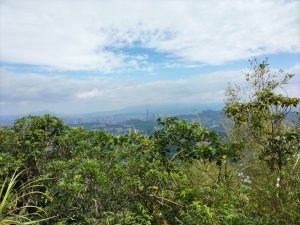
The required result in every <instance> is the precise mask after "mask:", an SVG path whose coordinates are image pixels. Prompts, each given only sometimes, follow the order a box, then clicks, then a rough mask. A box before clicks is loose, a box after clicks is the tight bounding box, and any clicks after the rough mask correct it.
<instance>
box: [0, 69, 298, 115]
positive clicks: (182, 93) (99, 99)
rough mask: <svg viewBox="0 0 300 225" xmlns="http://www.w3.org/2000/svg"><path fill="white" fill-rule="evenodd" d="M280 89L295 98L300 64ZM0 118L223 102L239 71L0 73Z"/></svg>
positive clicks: (239, 77) (240, 75)
mask: <svg viewBox="0 0 300 225" xmlns="http://www.w3.org/2000/svg"><path fill="white" fill-rule="evenodd" d="M289 71H290V72H294V73H297V75H296V76H295V77H294V78H293V82H292V83H290V84H289V85H287V86H285V88H286V90H287V93H288V95H289V96H291V97H299V96H300V91H299V87H300V76H299V75H300V65H299V64H298V65H296V66H294V67H293V68H291V70H289ZM0 80H1V83H0V109H1V110H0V114H2V115H3V114H17V113H16V112H22V113H29V112H33V111H40V110H45V109H51V110H52V111H56V112H63V113H74V114H75V113H83V112H95V111H110V110H117V109H121V108H124V107H128V106H138V105H164V104H165V105H167V104H195V103H196V104H201V103H218V104H221V103H223V100H224V98H225V95H224V94H225V89H226V87H227V86H228V83H229V82H230V83H232V84H241V85H243V84H244V76H243V72H242V71H240V70H235V71H227V72H214V73H207V74H200V75H195V76H192V77H189V78H185V79H179V80H159V81H137V80H122V81H116V80H114V79H108V78H105V79H103V78H89V79H84V80H81V79H76V78H71V77H62V76H55V75H53V76H41V75H36V74H26V75H24V74H23V75H20V74H14V73H11V72H9V71H6V70H2V71H0Z"/></svg>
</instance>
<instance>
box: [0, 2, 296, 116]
mask: <svg viewBox="0 0 300 225" xmlns="http://www.w3.org/2000/svg"><path fill="white" fill-rule="evenodd" d="M299 10H300V2H299V1H296V0H295V1H293V0H289V1H287V0H285V1H284V0H280V1H278V0H266V1H238V0H236V1H233V0H224V1H216V0H212V1H194V0H187V1H176V0H172V1H171V0H165V1H157V0H154V1H150V0H140V1H137V0H129V1H117V0H112V1H94V0H87V1H83V0H74V1H69V0H66V1H38V0H26V1H18V0H9V1H8V0H2V1H0V88H1V89H0V115H7V114H20V113H29V112H33V111H41V110H50V111H56V112H62V113H72V114H73V113H84V112H96V111H110V110H118V109H121V108H128V107H136V106H142V105H149V106H151V105H174V104H191V105H195V104H201V103H203V104H222V102H223V99H224V93H225V89H226V87H227V85H228V83H237V84H243V73H244V72H245V71H247V68H248V59H250V58H252V57H257V58H258V59H259V60H262V59H264V58H265V57H268V58H269V63H270V65H271V67H272V68H274V69H279V68H283V69H285V70H286V71H288V72H292V73H295V74H296V76H295V77H294V79H293V80H292V81H291V82H290V84H289V86H287V90H288V94H289V95H290V96H297V97H300V92H299V89H300V88H299V86H300V79H299V71H300V26H299V24H300V16H299V15H300V12H299Z"/></svg>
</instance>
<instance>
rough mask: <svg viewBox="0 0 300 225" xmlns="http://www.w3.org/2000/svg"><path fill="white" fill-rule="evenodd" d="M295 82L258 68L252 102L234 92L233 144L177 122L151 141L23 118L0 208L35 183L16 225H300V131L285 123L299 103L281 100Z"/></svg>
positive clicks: (5, 153) (3, 133) (167, 123)
mask: <svg viewBox="0 0 300 225" xmlns="http://www.w3.org/2000/svg"><path fill="white" fill-rule="evenodd" d="M279 73H280V74H281V73H282V71H280V72H279ZM283 75H284V74H283ZM291 77H292V76H291V75H289V74H287V75H284V76H283V79H282V80H276V79H275V77H273V76H272V73H271V72H270V70H269V67H268V64H267V61H264V62H262V63H261V64H258V63H257V62H256V61H253V62H252V67H251V71H250V73H249V74H248V75H247V76H246V79H247V81H248V82H249V83H250V89H249V91H248V97H247V98H245V95H244V94H243V93H242V91H241V88H239V87H230V88H229V89H228V91H227V99H226V106H225V108H224V113H225V115H226V116H228V118H229V119H231V120H230V121H232V122H233V124H234V125H233V126H228V127H226V130H227V137H226V138H224V137H220V136H219V135H218V134H217V133H215V132H213V131H210V130H208V129H207V128H205V127H203V126H201V125H200V124H199V123H197V122H192V123H188V122H186V121H184V120H179V119H177V118H164V119H158V124H159V125H160V127H161V129H158V130H154V131H153V135H151V136H146V135H143V134H140V133H139V132H131V133H128V134H126V135H122V136H116V135H112V134H109V133H107V132H104V131H96V130H87V129H84V128H80V127H68V126H66V125H64V124H63V122H62V120H60V119H59V118H56V117H54V116H51V115H44V116H27V117H23V118H20V119H18V120H16V122H15V124H14V125H13V126H12V127H1V128H0V168H1V169H0V187H3V188H2V189H3V190H2V191H1V194H0V201H1V204H0V205H5V204H6V203H3V202H4V201H8V200H7V198H6V197H5V195H4V194H2V193H7V191H11V192H12V193H17V192H16V191H17V190H19V189H20V188H22V187H24V185H26V184H28V183H32V182H33V181H34V183H38V184H39V185H34V186H28V190H27V192H25V194H24V195H22V200H18V201H15V202H14V200H13V198H11V202H14V204H11V206H10V207H11V211H10V212H12V213H10V214H9V216H12V218H13V216H15V217H14V218H18V215H24V218H25V219H26V218H28V221H33V222H34V221H36V220H38V219H40V218H41V217H40V214H41V212H44V211H45V212H46V213H47V215H44V218H50V219H48V220H44V221H40V222H39V223H40V224H57V225H58V224H60V225H63V224H107V225H108V224H172V225H173V224H188V225H189V224H190V225H192V224H195V225H196V224H253V225H254V224H278V225H279V224H300V165H299V164H300V162H299V161H300V160H299V157H300V152H299V141H300V131H299V126H298V125H297V123H286V121H285V118H286V116H287V113H288V112H289V111H290V110H291V109H292V108H295V107H296V106H298V105H299V101H300V100H299V98H289V97H286V96H283V95H281V94H277V93H276V92H275V91H276V88H278V87H279V86H281V85H282V84H285V83H287V81H288V80H289V79H290V78H291ZM241 95H242V96H244V97H243V98H241V97H240V96H241ZM229 124H231V123H229ZM16 170H18V171H23V172H22V173H20V174H18V176H17V177H15V176H13V174H15V171H16ZM10 177H12V178H11V179H10V181H11V182H12V183H13V184H14V185H13V186H11V190H8V187H7V182H9V179H8V180H7V179H6V178H10ZM40 185H41V186H40ZM34 193H44V194H43V195H41V196H38V195H35V194H34ZM49 196H51V198H50V197H49ZM28 205H34V206H35V207H25V208H22V210H20V209H18V207H22V206H28ZM42 209H43V210H42ZM5 216H6V215H5V214H4V212H2V211H0V219H2V223H3V224H5V223H4V219H3V218H5ZM0 224H1V221H0Z"/></svg>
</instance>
